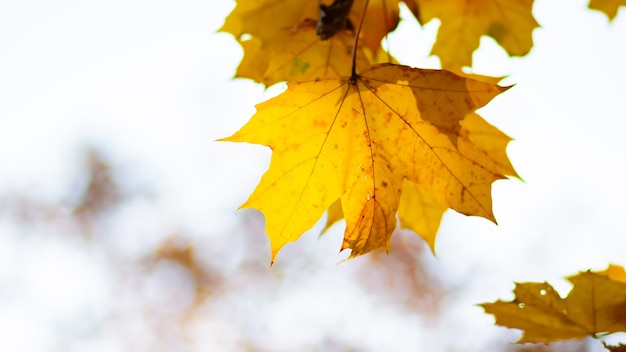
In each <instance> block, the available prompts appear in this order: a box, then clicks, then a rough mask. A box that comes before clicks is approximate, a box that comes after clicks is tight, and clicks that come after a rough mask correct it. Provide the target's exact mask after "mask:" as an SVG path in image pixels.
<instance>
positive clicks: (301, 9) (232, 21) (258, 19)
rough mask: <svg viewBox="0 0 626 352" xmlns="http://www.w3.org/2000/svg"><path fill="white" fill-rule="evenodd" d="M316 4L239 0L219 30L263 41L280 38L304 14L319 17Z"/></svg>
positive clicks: (290, 0) (271, 0) (311, 2)
mask: <svg viewBox="0 0 626 352" xmlns="http://www.w3.org/2000/svg"><path fill="white" fill-rule="evenodd" d="M318 6H319V5H318V4H317V2H315V1H301V0H248V1H242V0H240V1H237V6H235V8H234V9H233V11H232V12H231V13H230V14H229V15H228V17H226V20H225V21H224V24H223V25H222V28H220V29H219V31H220V32H228V33H230V34H232V35H233V36H234V37H235V38H236V39H237V40H242V39H244V36H245V35H248V36H252V37H254V38H257V39H259V40H261V41H262V42H263V43H269V42H274V43H275V42H280V41H281V40H283V38H285V37H286V36H287V35H288V34H289V30H290V29H291V28H292V27H294V26H297V25H298V24H299V23H301V22H302V21H304V20H305V19H307V18H318V16H319V7H318Z"/></svg>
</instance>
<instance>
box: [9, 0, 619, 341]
mask: <svg viewBox="0 0 626 352" xmlns="http://www.w3.org/2000/svg"><path fill="white" fill-rule="evenodd" d="M586 2H587V1H586V0H536V5H535V15H536V18H537V20H538V22H539V23H540V24H541V26H542V28H540V29H537V30H535V32H534V39H535V48H534V49H533V51H532V52H531V54H530V55H528V56H527V57H525V58H523V59H509V58H508V57H506V55H505V54H504V53H503V51H502V50H501V49H499V48H498V47H496V46H495V44H494V43H493V41H491V40H490V39H484V40H483V41H482V45H483V47H482V49H481V51H479V52H478V53H476V55H475V58H474V62H475V66H474V69H475V72H477V73H482V74H493V75H506V76H508V77H507V78H506V80H505V81H504V83H507V84H513V83H514V84H516V86H515V87H514V88H512V89H510V90H509V91H507V92H506V93H504V94H502V95H501V96H500V97H497V98H496V99H495V100H494V101H493V102H491V103H490V104H489V106H488V107H486V108H485V109H483V110H482V111H481V112H482V114H483V116H484V117H485V118H486V119H487V120H488V121H490V122H491V123H493V124H494V125H496V126H497V127H499V128H500V129H501V130H503V131H505V132H506V133H508V134H509V135H511V136H512V137H514V138H515V140H514V141H513V142H512V143H511V144H510V147H509V149H508V151H509V155H510V158H511V159H512V161H513V164H514V166H515V167H516V169H517V171H518V172H519V174H520V175H521V176H522V177H523V179H524V181H525V182H520V181H516V180H511V181H499V182H497V183H496V185H495V186H494V191H493V198H494V212H495V214H496V217H497V219H498V222H499V225H498V226H495V225H493V224H491V223H489V222H488V221H486V220H483V219H478V218H468V217H465V216H462V215H458V214H455V213H448V214H447V215H446V216H445V218H444V221H443V224H442V227H441V230H440V235H439V238H438V244H437V251H438V256H437V258H438V259H437V260H438V262H439V263H440V265H441V266H442V267H444V268H446V270H448V271H449V272H450V273H451V275H452V277H453V278H457V279H458V280H460V281H464V282H470V284H469V287H470V288H471V289H470V291H469V292H468V294H467V296H464V297H462V298H461V302H459V306H461V307H463V304H465V306H467V308H461V310H462V314H468V316H469V317H470V318H469V319H478V320H479V321H481V323H484V322H485V321H486V322H487V323H489V318H488V317H483V316H481V314H482V313H481V310H480V309H478V308H476V307H474V306H472V305H473V304H476V303H479V302H486V301H492V300H496V299H498V298H511V295H510V290H511V289H512V287H513V285H512V282H513V281H533V280H534V281H546V280H547V281H550V282H552V283H554V284H555V286H556V287H557V288H562V289H567V286H566V285H565V284H564V282H563V280H560V279H559V278H561V277H563V276H564V275H568V274H572V273H575V272H577V271H579V270H586V269H588V268H592V269H602V268H605V267H606V266H607V264H608V263H610V262H612V263H617V264H621V265H626V257H625V256H624V252H625V250H626V233H625V232H624V228H625V227H626V222H625V220H624V210H626V209H625V208H626V206H625V205H624V200H625V199H626V185H625V183H624V182H623V180H621V177H622V176H623V175H624V171H625V170H626V165H625V160H626V158H625V157H624V154H625V152H626V146H625V145H624V138H625V135H626V104H625V101H626V89H624V86H623V82H626V68H625V67H624V63H625V62H626V11H624V9H622V10H621V12H620V14H619V15H618V18H617V19H616V21H614V22H613V23H608V22H607V19H606V17H605V16H604V15H603V14H601V13H599V12H595V11H589V10H587V9H586ZM232 6H233V4H232V3H231V2H229V1H192V0H188V1H178V2H169V1H138V0H137V1H119V0H113V1H107V2H85V1H70V0H59V1H54V2H49V1H9V0H5V1H2V2H0V170H2V171H1V172H0V193H2V192H6V191H9V190H24V191H28V192H33V191H34V192H36V193H38V195H40V196H41V197H43V198H44V199H57V198H58V197H60V196H61V195H62V194H63V192H64V190H65V189H66V188H67V186H68V185H71V183H72V182H74V180H72V179H71V175H73V172H74V171H75V170H74V169H72V168H73V167H74V165H75V164H76V162H77V160H78V158H79V157H80V155H79V152H78V151H79V150H80V147H82V146H88V145H92V144H98V145H104V146H106V148H107V151H108V152H110V153H111V155H112V156H113V158H114V159H119V160H122V161H123V162H128V163H132V164H133V167H134V168H135V169H139V170H143V171H144V172H145V174H142V175H131V176H129V177H131V179H133V182H136V183H141V182H148V181H149V183H151V184H157V185H158V187H159V192H160V193H161V194H162V198H163V199H165V200H167V201H166V202H163V204H160V206H161V207H163V209H164V211H165V212H169V213H171V214H172V218H178V219H181V221H182V222H184V223H185V224H188V225H186V226H191V227H192V228H194V229H197V230H208V229H210V231H209V232H210V233H215V234H219V233H220V230H226V229H229V228H231V227H232V226H233V224H235V223H236V222H237V219H238V218H237V213H236V212H235V209H236V208H237V207H238V205H239V204H240V203H242V202H243V201H244V200H245V199H246V197H247V195H248V194H249V193H250V192H251V190H252V189H253V187H254V186H255V185H256V183H257V182H258V179H259V177H260V175H261V174H262V173H263V171H264V170H265V169H266V167H267V162H268V156H269V152H268V151H267V150H265V149H264V148H262V147H259V146H252V145H246V144H234V143H217V142H214V140H215V139H217V138H219V137H223V136H227V135H229V134H231V133H232V132H234V131H235V130H237V129H238V128H239V127H240V126H241V125H243V124H244V123H245V122H246V121H247V120H248V118H249V117H250V116H251V115H252V114H253V112H254V104H255V103H258V102H260V101H262V100H264V99H265V98H264V92H263V89H262V88H261V87H259V86H257V85H254V84H252V83H250V82H248V81H245V80H237V81H233V80H231V77H232V76H233V74H234V71H235V68H236V65H237V63H238V61H239V59H240V57H241V51H240V49H239V47H238V45H237V44H236V43H235V42H234V40H233V39H232V38H231V37H230V36H228V35H225V34H214V32H215V31H216V30H217V29H218V28H219V26H220V25H221V23H222V21H223V19H224V17H225V16H226V15H227V14H228V12H229V11H230V9H231V8H232ZM410 21H411V20H410V19H409V20H406V21H405V22H404V23H403V26H402V31H403V34H402V35H400V36H398V37H392V38H391V48H392V50H393V54H394V55H395V56H396V57H397V58H399V59H400V61H401V62H404V63H407V64H411V65H421V66H432V65H436V60H434V59H432V58H427V57H426V54H427V53H428V50H429V45H430V43H431V41H432V38H433V36H434V31H435V30H436V24H433V25H430V26H427V27H426V29H424V30H423V29H419V28H418V27H417V26H415V25H412V24H411V22H410ZM340 232H341V229H338V228H336V229H333V231H332V233H331V236H339V235H340ZM314 236H315V235H313V234H311V235H308V237H307V236H305V240H304V241H303V242H301V243H296V244H292V245H290V246H294V247H295V246H318V247H317V248H314V249H313V252H314V253H315V255H319V256H320V257H323V258H325V259H324V260H325V262H326V263H336V262H338V261H339V260H341V259H342V258H343V256H342V257H340V256H338V255H337V254H336V251H333V250H332V248H331V249H330V250H329V246H327V245H319V244H318V242H317V241H316V240H314ZM307 238H308V239H307ZM336 243H338V239H337V242H336ZM290 246H288V247H287V248H286V249H285V250H284V252H285V253H283V255H279V257H278V261H279V262H280V261H281V258H283V257H284V258H285V262H284V263H281V265H285V266H288V265H289V261H288V260H289V254H288V253H289V251H290V249H289V247H290ZM66 251H67V249H63V248H56V247H46V248H39V249H38V248H32V247H29V246H28V245H27V244H19V241H17V240H16V238H15V235H14V234H12V233H11V227H10V226H4V225H2V226H0V288H2V287H3V286H5V285H6V286H8V284H6V282H8V281H6V280H9V279H11V280H13V279H14V278H15V277H17V276H21V277H22V279H21V280H22V281H21V282H22V284H21V285H20V286H19V289H14V291H10V292H9V293H6V296H5V298H7V297H9V296H10V297H13V298H12V299H8V298H7V299H6V300H5V299H3V298H2V294H0V331H4V332H6V331H13V332H14V333H13V334H10V335H12V336H14V338H13V339H12V340H11V341H14V343H15V349H11V350H15V351H27V350H28V351H46V350H49V346H46V341H47V340H46V338H41V339H39V341H40V342H41V343H39V344H34V345H33V344H31V345H28V348H26V347H24V346H26V345H21V344H22V343H24V342H23V340H28V338H27V336H26V333H29V334H30V333H33V332H34V333H35V334H36V333H37V331H42V334H44V335H45V331H47V330H46V329H45V324H46V323H45V322H43V323H42V322H37V320H36V319H34V318H32V314H31V313H32V312H31V313H26V314H24V311H23V309H32V307H29V304H28V302H29V301H30V302H35V307H36V309H41V310H49V311H48V312H47V313H46V314H47V315H48V316H54V315H62V314H64V313H63V312H64V311H63V308H62V304H61V308H59V302H65V303H66V304H67V303H68V302H76V300H78V301H79V302H85V303H84V304H88V303H89V302H94V298H90V297H92V295H96V293H95V292H91V291H89V290H87V291H85V292H82V291H81V292H82V296H81V295H76V297H74V296H72V299H69V298H68V299H65V300H64V299H63V297H64V295H67V294H68V292H67V291H63V290H62V289H59V292H58V293H57V296H58V299H59V300H60V301H55V299H51V301H49V302H47V301H46V299H45V297H44V296H43V295H42V294H41V293H38V291H39V290H40V289H41V288H42V287H47V286H46V283H45V282H41V281H40V280H41V277H42V276H41V275H42V274H41V272H42V271H41V270H42V269H41V268H42V267H44V266H46V265H47V264H48V263H51V262H53V263H55V266H57V267H59V268H67V269H68V270H70V268H72V267H77V265H73V264H72V263H73V262H72V261H76V262H77V263H83V262H85V261H87V260H88V259H87V258H88V256H87V255H82V254H76V253H74V254H68V253H65V252H66ZM268 255H269V254H268ZM391 255H393V254H391ZM68 258H69V259H68ZM350 265H352V264H351V262H347V263H343V264H341V265H339V266H334V264H332V265H330V266H328V269H327V270H329V271H331V272H329V274H328V275H329V276H330V277H335V275H336V273H333V272H332V271H333V270H337V271H345V270H348V269H346V267H349V266H350ZM78 267H79V266H78ZM18 268H19V269H18ZM24 268H25V269H24ZM29 268H30V269H29ZM18 270H19V271H18ZM22 270H23V271H22ZM29 270H30V271H29ZM94 270H96V271H97V269H94ZM58 272H59V273H61V272H62V271H61V270H60V269H59V271H58ZM477 273H478V275H477ZM78 275H82V276H81V277H88V276H89V275H88V274H80V273H79V274H78ZM57 276H59V277H60V276H62V275H61V274H58V275H57ZM57 276H54V277H57ZM2 281H5V284H3V283H2ZM68 285H70V284H69V283H68ZM311 285H312V289H310V290H308V291H306V290H304V289H302V290H301V291H299V293H298V294H297V295H294V297H292V298H291V299H292V300H293V302H292V303H290V302H288V301H285V302H283V303H281V305H284V306H285V307H286V308H285V309H284V310H283V311H282V312H284V313H283V314H287V315H288V314H289V313H288V312H289V309H292V308H290V307H293V306H302V305H306V304H305V303H303V302H306V301H308V300H310V299H311V295H315V296H316V297H317V298H318V299H320V300H323V301H324V302H327V304H329V305H332V304H333V302H334V299H335V298H334V297H335V296H332V295H330V294H329V292H328V291H324V288H323V286H320V285H319V284H315V283H311ZM6 288H7V287H5V289H6ZM306 292H311V293H306ZM18 294H19V295H22V294H23V295H25V297H27V298H25V299H21V300H17V299H14V298H15V297H14V296H15V295H18ZM81 297H82V298H81ZM3 301H4V303H3ZM300 301H302V302H300ZM336 304H338V305H340V304H342V303H336ZM346 304H347V303H346ZM346 304H344V305H346ZM55 307H56V308H55ZM55 309H56V310H55ZM328 311H330V310H324V311H322V312H328ZM343 312H346V311H343ZM301 313H302V312H301ZM309 313H310V314H312V315H314V314H315V313H314V312H309ZM302 314H306V312H304V313H302ZM317 314H322V313H319V312H318V313H317ZM346 314H347V313H346ZM459 314H461V313H459ZM483 315H484V314H483ZM17 317H21V318H19V319H18V318H17ZM29 317H31V318H29ZM322 318H324V316H323V315H321V316H320V315H318V316H317V318H311V319H313V320H315V319H322ZM366 318H367V315H365V317H358V316H357V317H354V319H355V320H349V321H347V320H342V321H347V322H348V323H350V322H353V321H358V320H359V319H366ZM16 319H17V320H16ZM280 319H281V318H280V316H278V317H277V318H276V324H278V325H277V326H284V325H286V324H289V323H288V319H287V320H285V321H282V322H281V320H280ZM311 324H313V323H311ZM313 325H314V324H313ZM339 326H340V325H338V328H339ZM401 329H402V327H400V326H399V327H398V329H396V330H394V331H400V332H397V334H398V336H399V337H400V338H401V337H402V336H403V335H402V333H403V332H402V330H401ZM346 333H347V334H350V333H352V332H350V331H347V332H346ZM355 334H356V333H355ZM0 335H2V334H0ZM22 336H23V337H24V338H22ZM272 338H276V339H281V337H280V334H278V333H277V335H276V336H273V337H272ZM282 338H285V337H282ZM29 343H31V342H29ZM281 343H282V342H281ZM376 343H377V342H376V341H372V344H373V346H376ZM283 346H289V344H288V341H287V342H284V345H283ZM383 347H384V346H383Z"/></svg>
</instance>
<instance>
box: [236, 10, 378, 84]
mask: <svg viewBox="0 0 626 352" xmlns="http://www.w3.org/2000/svg"><path fill="white" fill-rule="evenodd" d="M285 33H287V36H286V37H285V38H284V40H282V41H279V42H271V43H269V44H264V43H263V42H262V41H261V40H259V39H256V38H251V39H249V40H246V41H242V42H241V45H242V47H243V49H244V57H243V59H242V60H241V63H240V64H239V68H238V69H237V74H236V77H239V78H252V79H253V80H255V81H257V82H260V83H264V84H265V85H266V86H270V85H272V84H274V83H277V82H282V81H290V82H297V81H305V80H314V79H324V78H330V77H336V76H339V75H341V74H345V73H346V72H350V68H351V66H352V46H353V42H354V33H353V32H352V31H349V30H342V31H340V32H338V33H337V34H336V35H334V36H333V37H332V38H330V39H328V40H320V38H319V37H318V36H317V34H316V33H315V22H314V21H310V20H306V21H303V22H302V23H301V24H299V25H298V26H294V27H292V28H291V29H290V30H288V31H285ZM371 57H372V55H371V54H366V53H365V52H364V51H363V48H362V47H359V50H357V61H356V63H357V65H358V66H359V67H368V66H370V65H371V64H372V59H371Z"/></svg>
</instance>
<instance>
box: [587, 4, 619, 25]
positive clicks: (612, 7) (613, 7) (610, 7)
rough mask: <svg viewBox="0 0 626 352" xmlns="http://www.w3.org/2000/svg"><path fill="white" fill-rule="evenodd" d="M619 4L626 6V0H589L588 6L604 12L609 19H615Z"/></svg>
mask: <svg viewBox="0 0 626 352" xmlns="http://www.w3.org/2000/svg"><path fill="white" fill-rule="evenodd" d="M620 6H626V0H590V1H589V8H590V9H592V10H598V11H602V12H604V14H605V15H606V16H607V17H608V18H609V21H612V20H613V19H615V16H617V10H618V9H619V7H620Z"/></svg>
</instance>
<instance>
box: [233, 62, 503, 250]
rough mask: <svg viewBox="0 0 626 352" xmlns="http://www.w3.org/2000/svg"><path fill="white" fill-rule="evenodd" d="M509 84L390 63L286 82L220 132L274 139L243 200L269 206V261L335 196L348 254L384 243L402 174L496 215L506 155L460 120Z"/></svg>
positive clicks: (446, 201) (455, 205) (467, 208)
mask: <svg viewBox="0 0 626 352" xmlns="http://www.w3.org/2000/svg"><path fill="white" fill-rule="evenodd" d="M505 89H506V88H504V87H500V86H498V85H496V84H493V83H489V82H481V81H477V80H474V79H471V78H466V77H461V76H458V75H455V74H453V73H451V72H447V71H441V70H421V69H415V68H410V67H406V66H399V65H392V64H382V65H376V66H374V67H372V68H370V69H368V70H366V71H364V72H361V73H360V74H359V75H355V76H354V77H353V78H348V77H336V78H332V79H324V80H316V81H310V82H300V83H289V84H288V88H287V91H285V92H284V93H283V94H281V95H279V96H277V97H275V98H273V99H271V100H269V101H267V102H264V103H261V104H259V105H257V113H256V114H255V115H254V116H253V117H252V118H251V120H250V121H249V122H248V123H247V124H246V125H245V126H244V127H242V129H241V130H239V131H238V132H236V133H235V134H234V135H232V136H230V137H228V138H224V139H223V140H225V141H233V142H248V143H255V144H262V145H266V146H269V147H270V148H271V149H272V159H271V162H270V167H269V170H268V171H267V172H266V173H265V174H264V175H263V177H262V179H261V182H260V183H259V185H258V186H257V187H256V189H255V190H254V192H253V193H252V194H251V195H250V197H249V199H248V200H247V201H246V202H245V203H244V204H243V205H242V207H252V208H256V209H258V210H260V211H261V212H263V214H264V215H265V218H266V231H267V233H268V236H269V238H270V240H271V244H272V261H273V260H274V259H275V257H276V254H277V253H278V251H279V250H280V249H281V248H282V247H283V246H284V245H285V244H286V243H288V242H292V241H295V240H296V239H297V238H299V237H300V236H301V235H302V233H304V232H305V231H307V230H309V229H310V228H311V227H312V226H313V225H314V224H315V223H316V222H317V221H318V220H319V218H320V217H321V216H322V215H323V213H324V212H325V211H326V209H328V208H329V207H330V206H331V204H333V203H335V202H336V201H337V200H338V199H341V207H342V213H343V217H344V218H345V220H346V230H345V233H344V241H343V245H342V249H346V248H350V249H351V250H352V252H351V257H354V256H357V255H360V254H364V253H367V252H369V251H371V250H374V249H377V248H383V249H387V247H388V245H389V240H390V238H391V234H392V232H393V231H394V229H395V228H396V213H397V212H398V207H399V204H400V203H401V193H402V192H403V187H404V184H405V183H406V182H412V183H414V184H416V185H418V186H419V189H420V191H423V192H426V193H427V194H428V196H429V197H431V198H432V199H435V200H436V201H437V202H439V203H440V204H442V205H443V206H445V207H449V208H452V209H454V210H456V211H458V212H461V213H463V214H467V215H478V216H482V217H485V218H487V219H490V220H492V221H495V219H494V216H493V212H492V210H491V184H492V183H493V181H495V180H497V179H501V178H504V177H505V174H506V173H505V172H503V167H502V164H506V163H505V162H502V161H494V160H493V158H492V157H491V156H492V155H494V153H493V146H489V147H485V146H484V144H487V145H489V143H487V142H480V143H476V142H474V141H472V138H477V135H479V134H480V133H481V131H483V130H484V126H482V127H477V128H476V129H475V130H476V131H478V132H477V133H476V132H475V133H474V134H472V132H471V128H470V129H469V130H470V132H467V133H461V132H460V131H462V129H457V128H456V125H459V124H460V125H463V124H464V122H465V118H466V117H469V116H473V112H474V111H475V110H476V109H478V108H480V107H481V106H483V105H484V104H486V103H487V102H489V101H490V100H491V99H492V98H493V97H495V96H496V95H497V94H499V93H501V92H502V91H504V90H505ZM468 121H469V120H468ZM438 122H441V123H438ZM474 123H475V124H476V122H474ZM468 125H470V126H471V124H468ZM477 126H481V125H480V123H478V124H477ZM451 131H458V133H457V134H456V135H454V136H453V134H452V133H451ZM472 136H473V137H472ZM479 139H480V138H479ZM481 143H482V144H483V145H482V146H481ZM507 160H508V159H507ZM409 204H413V203H411V202H409Z"/></svg>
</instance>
